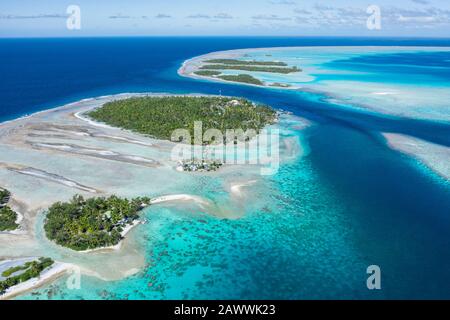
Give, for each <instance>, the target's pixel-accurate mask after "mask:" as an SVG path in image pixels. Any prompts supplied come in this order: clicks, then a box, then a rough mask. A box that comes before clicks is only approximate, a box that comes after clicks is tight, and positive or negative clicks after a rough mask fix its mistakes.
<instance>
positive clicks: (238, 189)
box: [230, 180, 256, 196]
mask: <svg viewBox="0 0 450 320" xmlns="http://www.w3.org/2000/svg"><path fill="white" fill-rule="evenodd" d="M255 183H256V180H250V181H247V182H243V183H236V184H232V185H231V187H230V191H231V193H232V194H234V195H236V196H242V191H241V190H242V188H244V187H249V186H251V185H253V184H255Z"/></svg>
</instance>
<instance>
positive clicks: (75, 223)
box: [44, 195, 150, 251]
mask: <svg viewBox="0 0 450 320" xmlns="http://www.w3.org/2000/svg"><path fill="white" fill-rule="evenodd" d="M149 203H150V199H149V198H135V199H132V200H128V199H122V198H119V197H117V196H110V197H108V198H105V197H98V198H90V199H84V198H83V197H82V196H81V195H76V196H74V197H73V198H72V200H71V201H69V202H57V203H55V204H53V205H52V206H51V207H50V208H49V210H48V213H47V217H46V220H45V224H44V230H45V232H46V235H47V238H49V239H50V240H53V241H55V242H56V243H57V244H59V245H61V246H64V247H67V248H70V249H73V250H77V251H83V250H89V249H96V248H100V247H108V246H113V245H116V244H118V243H119V242H120V240H122V238H123V237H122V235H121V232H122V231H123V228H124V227H126V226H127V225H129V224H132V223H133V222H134V221H135V220H136V219H138V218H139V214H138V213H139V211H140V210H141V209H142V208H143V207H144V206H146V205H148V204H149Z"/></svg>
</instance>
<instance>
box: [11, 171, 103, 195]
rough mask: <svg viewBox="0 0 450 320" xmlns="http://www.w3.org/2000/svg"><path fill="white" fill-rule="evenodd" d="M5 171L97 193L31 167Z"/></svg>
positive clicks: (71, 181)
mask: <svg viewBox="0 0 450 320" xmlns="http://www.w3.org/2000/svg"><path fill="white" fill-rule="evenodd" d="M7 169H8V170H10V171H14V172H16V173H19V174H24V175H28V176H33V177H36V178H41V179H45V180H48V181H52V182H55V183H58V184H62V185H65V186H67V187H71V188H76V189H80V190H83V191H87V192H91V193H98V192H99V191H98V190H96V189H94V188H90V187H87V186H84V185H82V184H79V183H77V182H75V181H73V180H69V179H67V178H64V177H62V176H59V175H57V174H54V173H49V172H46V171H44V170H40V169H35V168H31V167H28V168H24V169H17V168H11V167H8V168H7Z"/></svg>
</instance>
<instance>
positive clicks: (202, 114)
mask: <svg viewBox="0 0 450 320" xmlns="http://www.w3.org/2000/svg"><path fill="white" fill-rule="evenodd" d="M88 115H89V116H90V117H91V118H93V119H94V120H97V121H101V122H104V123H107V124H109V125H112V126H115V127H120V128H124V129H128V130H132V131H135V132H139V133H142V134H146V135H150V136H153V137H155V138H158V139H166V140H170V139H171V136H172V133H173V132H174V130H176V129H186V130H188V131H189V133H190V135H191V137H192V140H191V143H194V140H193V137H194V122H195V121H202V129H203V132H205V131H206V130H208V129H210V128H211V129H218V130H220V131H221V132H222V133H223V134H224V135H225V133H226V130H227V129H242V130H244V131H246V130H248V129H253V130H255V131H256V132H259V131H260V130H261V129H262V128H264V127H265V126H266V125H267V124H271V123H273V121H274V120H275V118H276V112H275V111H274V110H273V109H271V108H270V107H268V106H264V105H256V104H253V103H252V102H250V101H248V100H245V99H237V98H236V99H233V98H225V97H186V96H176V97H175V96H172V97H140V98H130V99H125V100H118V101H113V102H109V103H106V104H104V105H103V106H102V107H101V108H98V109H96V110H94V111H91V112H90V113H88Z"/></svg>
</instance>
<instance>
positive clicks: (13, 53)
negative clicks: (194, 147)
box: [0, 38, 450, 299]
mask: <svg viewBox="0 0 450 320" xmlns="http://www.w3.org/2000/svg"><path fill="white" fill-rule="evenodd" d="M331 42H332V43H333V44H341V45H352V46H355V45H364V46H366V45H406V44H407V45H413V46H437V45H439V46H449V45H450V43H449V42H448V41H444V40H442V41H441V42H439V41H438V40H420V41H419V40H417V41H413V40H404V39H401V40H400V39H391V40H383V39H380V40H376V39H334V40H332V41H331ZM329 43H330V39H295V38H193V39H177V38H173V39H165V38H159V39H153V38H142V39H127V38H124V39H83V40H62V39H42V40H8V41H7V40H1V41H0V45H2V46H4V48H6V49H5V50H2V51H0V58H1V59H0V61H2V64H0V69H1V71H2V73H3V74H5V75H6V77H5V78H6V79H8V81H6V82H2V83H1V84H0V92H1V93H2V95H4V96H5V97H6V99H5V101H6V102H5V104H4V106H2V109H1V112H2V113H1V116H2V118H4V119H7V118H11V117H15V116H18V115H22V114H24V113H27V112H32V111H35V110H39V109H42V108H44V107H45V106H50V105H58V104H59V103H61V102H65V101H71V100H72V101H73V100H77V99H79V98H83V97H89V96H94V95H100V94H112V93H117V92H124V91H135V92H143V91H153V92H174V93H187V92H201V93H218V92H219V90H220V91H221V92H222V94H224V95H235V96H244V97H247V98H249V99H253V100H256V101H260V102H264V103H267V104H270V105H272V106H274V107H276V108H283V109H285V110H289V111H292V112H293V113H294V114H295V115H298V116H301V117H303V118H306V119H307V120H309V121H311V122H312V123H313V125H312V126H311V127H309V128H308V129H306V130H297V129H296V126H295V125H293V124H292V123H289V122H283V123H282V125H283V126H286V127H287V129H289V133H288V134H289V135H290V136H291V137H292V138H294V139H299V140H301V141H302V144H303V146H304V149H305V152H304V154H303V155H302V156H299V157H297V158H296V159H293V160H290V161H286V162H284V163H283V164H282V166H281V167H280V170H279V172H278V173H277V174H276V175H274V176H267V177H260V178H261V181H260V182H259V183H258V184H256V185H255V186H252V187H248V188H245V189H244V190H245V191H244V195H245V196H244V198H242V200H241V201H236V200H233V199H230V198H229V195H228V193H227V192H226V191H225V189H226V188H225V187H224V185H226V184H227V183H228V182H229V181H228V180H227V178H226V176H222V175H220V176H219V177H216V178H212V177H208V176H202V177H199V178H197V179H195V181H193V182H192V185H191V186H190V187H189V190H176V192H182V191H189V193H192V194H197V195H201V196H204V197H207V198H208V199H211V200H213V201H215V202H216V203H218V204H220V205H221V206H223V207H226V206H228V207H229V209H230V210H235V211H239V215H240V216H241V218H239V219H223V218H219V217H213V216H211V215H209V214H208V213H207V212H203V211H202V210H201V209H199V208H196V207H189V208H186V207H181V206H176V205H165V206H162V205H158V206H153V207H151V208H149V209H148V210H147V211H146V212H145V215H146V217H147V218H148V219H149V221H150V222H149V223H148V224H146V225H141V226H139V227H138V228H137V229H136V230H135V231H134V232H132V234H130V237H131V240H133V241H135V242H136V243H137V245H138V247H139V248H140V249H141V250H142V251H143V252H144V253H145V260H146V266H145V268H143V269H142V270H141V271H140V272H139V273H137V274H135V275H133V276H130V277H128V278H125V279H123V280H118V281H102V280H99V279H97V278H94V277H88V276H83V277H82V282H81V289H80V290H69V289H68V288H67V286H66V285H65V281H66V279H65V278H61V279H59V280H58V281H56V282H54V283H52V284H48V285H46V286H45V287H42V288H40V289H38V290H35V291H33V292H31V293H27V294H25V295H23V296H21V297H19V299H177V298H187V299H199V298H204V299H238V298H243V299H264V298H269V299H311V298H318V299H329V298H331V299H343V298H355V299H379V298H412V299H414V298H450V286H449V285H448V283H450V254H449V253H448V248H449V244H450V243H449V242H450V236H449V235H450V219H449V212H450V186H449V184H448V182H445V181H444V180H443V179H441V178H439V177H437V176H436V175H435V174H434V173H432V172H431V171H430V170H428V169H426V168H424V167H423V166H421V165H419V164H418V163H417V162H416V161H415V160H413V159H411V158H409V157H407V156H404V155H402V154H399V153H397V152H395V151H392V150H390V149H389V148H388V147H386V145H385V142H384V140H383V139H381V138H380V132H395V133H402V134H407V135H411V136H413V137H417V138H421V139H424V140H427V141H430V142H434V143H438V144H441V145H445V146H450V126H449V124H448V123H446V122H433V121H429V120H425V119H422V118H415V119H411V118H408V117H396V116H395V115H381V114H378V113H376V112H373V111H372V112H369V111H364V110H361V109H359V108H357V106H352V105H351V104H350V108H348V107H343V106H342V105H339V104H336V103H335V104H332V103H330V102H328V101H325V100H324V97H323V96H321V95H317V94H313V93H301V92H296V91H289V90H288V91H285V90H276V89H263V88H254V87H246V86H240V85H235V84H222V83H210V82H207V81H197V80H192V79H187V78H181V77H179V76H178V75H177V74H176V70H177V69H178V67H179V66H180V64H181V63H182V62H183V61H184V60H186V59H187V58H191V57H193V56H196V55H200V54H204V53H208V52H211V51H218V50H227V49H236V48H246V47H279V46H293V45H294V46H295V45H299V46H303V45H321V46H322V45H327V44H329ZM180 48H183V50H181V49H180ZM87 49H89V50H87ZM330 50H331V49H330ZM105 52H108V57H107V59H105ZM368 52H369V53H370V54H364V53H362V52H361V53H359V54H356V55H354V56H353V57H351V59H353V60H352V62H351V64H352V66H351V67H350V66H348V65H345V66H344V65H343V62H341V60H342V59H341V58H340V57H339V55H336V58H335V59H334V60H333V59H332V61H328V62H327V66H325V65H324V68H325V67H328V68H329V65H328V64H330V63H331V64H333V68H335V69H336V70H338V69H340V68H341V69H342V70H347V71H346V72H345V74H341V75H340V74H339V73H338V72H335V73H334V74H333V75H330V74H328V75H323V74H321V75H320V76H322V77H325V76H327V77H330V78H331V77H335V78H339V77H342V78H340V79H344V80H348V79H347V78H345V77H350V76H351V77H353V78H354V79H357V78H355V77H356V75H357V74H358V73H361V72H363V73H364V74H367V73H368V69H373V68H374V67H373V66H377V71H376V78H377V79H378V81H381V82H383V81H384V80H386V81H387V79H390V77H391V74H392V73H394V74H398V73H397V71H396V72H392V68H393V66H392V64H393V63H390V62H392V61H393V62H396V61H397V60H398V56H391V57H389V55H385V56H380V55H379V53H373V52H372V51H370V50H368ZM390 54H392V53H390ZM445 54H446V53H440V54H439V56H438V55H435V56H433V55H432V56H431V57H427V59H426V61H433V59H436V61H440V62H436V63H441V64H442V60H443V59H442V55H444V56H445ZM55 55H57V56H59V57H62V58H61V59H59V60H58V59H52V57H53V56H55ZM374 55H375V56H378V58H374ZM124 57H127V58H126V59H124ZM406 57H407V58H408V59H409V60H408V61H409V63H408V64H409V67H408V64H407V65H406V66H403V68H407V69H408V68H410V70H411V71H412V70H415V71H414V72H415V73H416V74H417V77H419V74H422V77H423V79H432V80H430V81H428V84H429V85H430V86H437V85H438V83H439V81H441V82H444V83H445V82H448V78H447V76H446V75H445V70H447V72H448V66H446V65H440V66H438V68H439V71H436V69H437V68H435V67H433V66H426V65H424V63H422V62H421V61H423V60H424V59H423V57H419V56H416V60H415V62H414V59H413V60H411V59H412V57H411V56H410V55H408V56H406ZM406 57H405V56H403V58H406ZM31 58H32V59H31ZM355 59H356V60H355ZM360 59H363V60H364V63H361V61H360ZM383 59H384V60H383ZM386 59H388V60H386ZM396 59H397V60H396ZM446 59H447V60H448V58H446ZM344 60H346V62H345V64H348V63H349V61H348V58H346V59H344ZM444 60H445V59H444ZM394 64H396V63H394ZM94 65H95V66H96V67H95V70H91V69H92V66H94ZM69 66H70V70H73V72H74V73H75V75H76V77H75V78H72V77H63V76H62V75H64V74H65V71H66V70H67V68H69ZM429 67H431V68H433V70H435V71H436V74H435V72H434V71H433V72H431V71H429V70H430V69H429ZM42 68H43V69H45V70H47V71H48V72H46V73H42V72H41V71H42V70H40V69H42ZM361 69H363V70H361ZM20 70H22V72H21V73H20V72H17V71H20ZM348 70H350V71H351V74H350V73H349V72H348ZM371 72H372V73H373V72H374V71H373V70H372V71H371ZM398 72H400V71H398ZM18 74H20V75H21V76H18ZM61 76H62V77H61ZM372 76H374V75H372ZM43 78H45V79H43ZM398 78H402V79H403V77H400V76H398ZM437 79H440V80H437ZM44 80H45V81H44ZM328 80H331V79H328ZM389 81H392V82H395V80H392V79H391V80H389ZM44 82H45V85H43V83H44ZM402 84H403V85H404V83H402ZM423 108H426V106H423ZM242 175H245V172H242V173H241V172H237V173H235V175H234V178H239V177H240V176H242ZM53 254H55V255H56V253H55V252H53V251H52V250H51V249H49V255H53ZM373 264H376V265H379V266H380V267H381V270H382V290H380V291H369V290H368V289H367V287H366V279H367V276H368V275H367V274H366V268H367V267H368V266H369V265H373ZM99 267H101V268H114V265H101V266H99Z"/></svg>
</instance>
